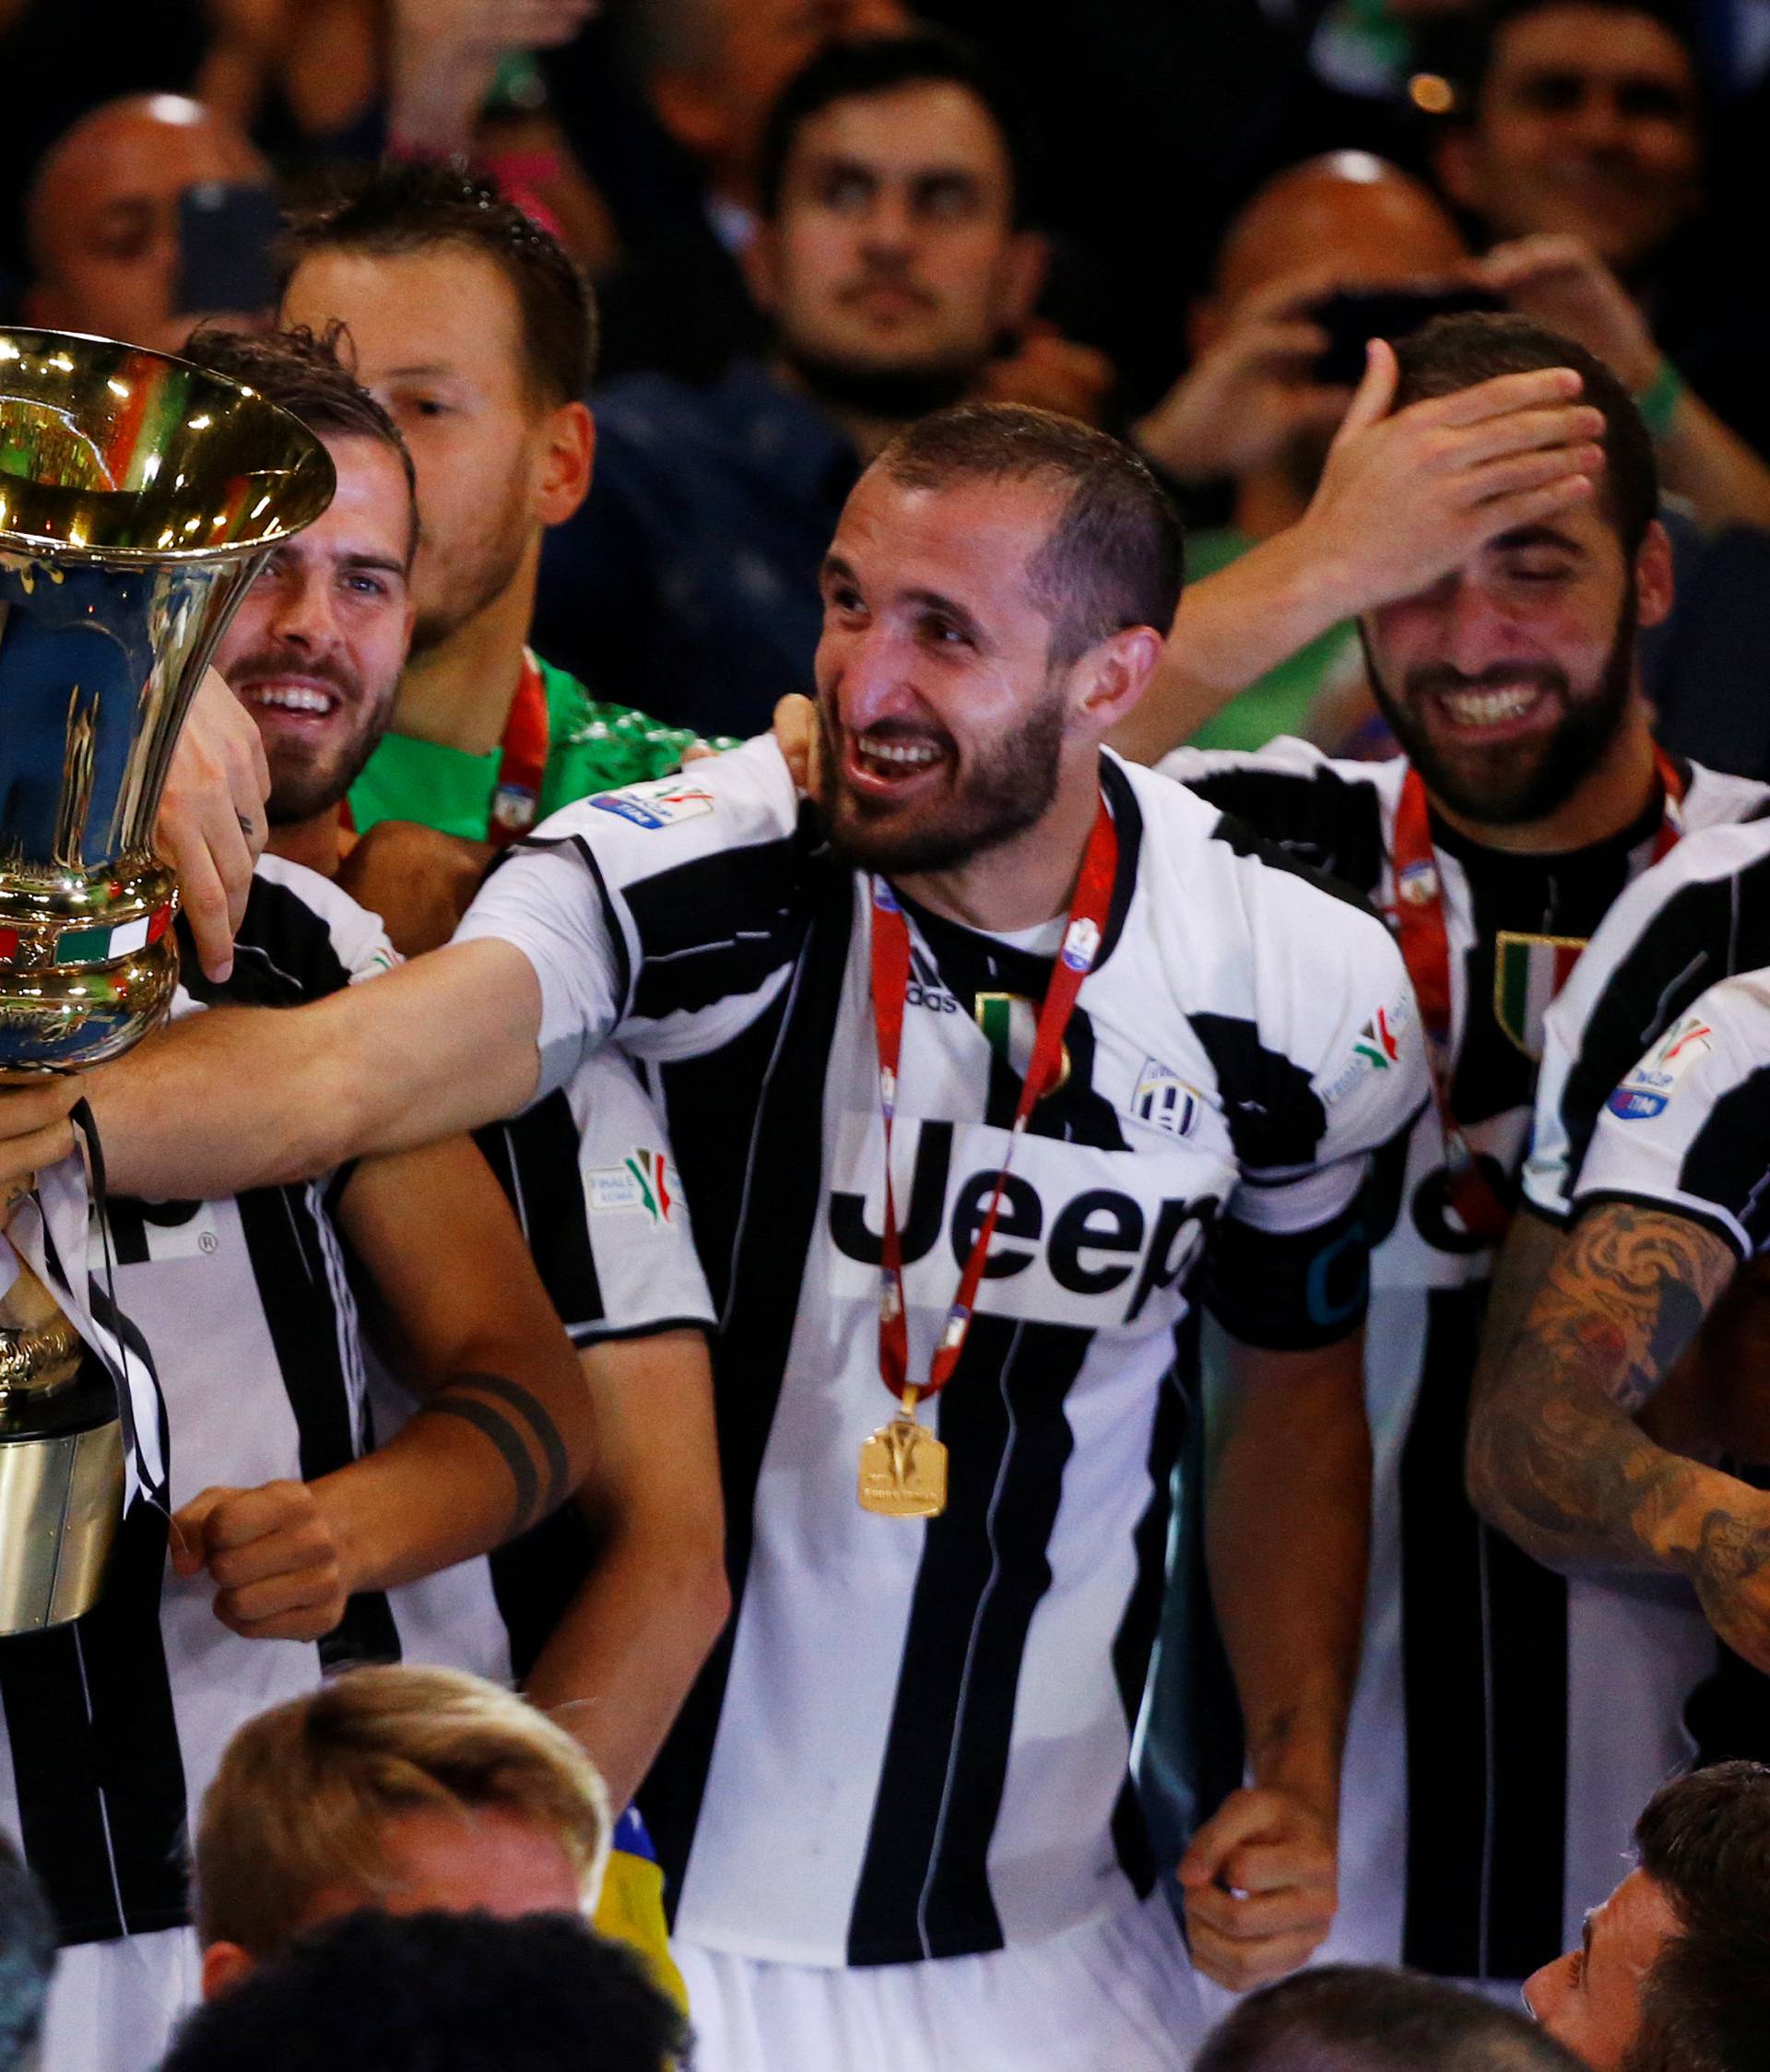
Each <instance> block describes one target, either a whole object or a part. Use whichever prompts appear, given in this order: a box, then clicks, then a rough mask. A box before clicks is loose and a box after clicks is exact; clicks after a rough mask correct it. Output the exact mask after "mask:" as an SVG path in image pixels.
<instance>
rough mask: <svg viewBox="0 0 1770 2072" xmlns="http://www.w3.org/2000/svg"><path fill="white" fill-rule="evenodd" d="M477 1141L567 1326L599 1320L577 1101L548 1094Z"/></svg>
mask: <svg viewBox="0 0 1770 2072" xmlns="http://www.w3.org/2000/svg"><path fill="white" fill-rule="evenodd" d="M474 1142H475V1143H477V1144H478V1146H479V1149H480V1152H481V1154H483V1155H484V1157H485V1160H486V1163H487V1164H488V1165H489V1166H490V1167H491V1170H492V1172H493V1174H494V1176H495V1177H496V1178H497V1181H498V1184H499V1186H500V1187H501V1188H502V1189H503V1190H504V1193H505V1196H506V1197H507V1199H508V1200H509V1202H510V1205H511V1208H512V1210H513V1212H514V1214H515V1216H516V1220H517V1222H518V1223H519V1224H520V1225H522V1232H523V1238H524V1241H525V1243H526V1244H527V1246H528V1249H529V1255H530V1257H531V1258H532V1259H533V1260H534V1261H535V1270H536V1272H537V1273H539V1275H540V1277H541V1285H542V1286H543V1287H544V1288H546V1290H547V1292H548V1296H549V1299H550V1300H551V1302H552V1304H553V1307H554V1308H556V1309H557V1310H558V1311H559V1313H560V1317H561V1318H562V1319H563V1320H564V1322H565V1327H566V1329H567V1330H568V1331H577V1330H579V1329H581V1328H582V1327H583V1326H584V1325H587V1324H597V1323H600V1322H601V1321H602V1320H603V1317H604V1315H605V1314H606V1308H605V1305H604V1302H603V1295H602V1283H601V1281H600V1279H599V1278H598V1276H597V1273H596V1252H595V1250H594V1249H593V1248H592V1246H591V1243H590V1224H589V1214H588V1211H587V1210H586V1209H585V1207H584V1175H583V1172H582V1171H581V1170H580V1167H579V1163H578V1125H577V1119H576V1118H575V1117H574V1116H573V1114H572V1104H571V1102H570V1101H569V1100H568V1099H567V1098H566V1096H565V1095H564V1094H563V1093H556V1094H549V1095H548V1096H547V1098H546V1099H545V1100H542V1101H537V1103H536V1104H535V1106H534V1107H532V1108H528V1109H526V1110H525V1112H524V1113H523V1114H521V1115H519V1116H515V1117H513V1119H511V1120H510V1121H508V1122H497V1123H493V1124H491V1125H490V1127H489V1128H487V1129H484V1130H480V1131H477V1132H476V1133H475V1136H474Z"/></svg>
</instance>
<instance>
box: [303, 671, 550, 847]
mask: <svg viewBox="0 0 1770 2072" xmlns="http://www.w3.org/2000/svg"><path fill="white" fill-rule="evenodd" d="M551 746H552V740H551V728H550V725H549V719H548V714H547V685H546V683H545V682H544V681H542V678H541V665H540V664H539V663H538V662H537V660H536V659H535V657H534V656H533V655H531V654H530V653H529V651H528V649H527V648H524V650H523V673H522V675H521V676H520V677H519V678H518V679H517V682H516V695H515V697H514V698H513V700H512V702H511V707H510V717H509V718H508V719H507V720H506V721H505V722H504V739H503V743H502V747H501V752H500V755H499V759H498V782H497V784H496V785H495V786H494V787H493V789H492V794H491V806H490V811H488V812H487V815H486V839H487V841H489V842H490V844H491V845H492V847H494V848H500V849H501V848H502V847H504V845H505V844H506V843H507V842H513V841H514V840H515V839H516V837H517V836H518V835H525V834H527V832H528V830H529V829H530V828H531V827H533V826H534V824H535V814H536V811H537V808H538V807H539V805H540V802H541V784H542V780H543V778H544V777H545V776H546V774H547V753H548V750H549V748H550V747H551ZM338 821H339V824H340V825H341V826H342V827H344V829H345V830H346V831H347V832H348V833H349V834H352V835H354V834H355V833H356V828H357V823H356V822H355V820H354V819H353V818H352V817H351V813H350V799H349V794H348V793H347V794H346V795H345V797H344V798H343V799H340V800H339V802H338Z"/></svg>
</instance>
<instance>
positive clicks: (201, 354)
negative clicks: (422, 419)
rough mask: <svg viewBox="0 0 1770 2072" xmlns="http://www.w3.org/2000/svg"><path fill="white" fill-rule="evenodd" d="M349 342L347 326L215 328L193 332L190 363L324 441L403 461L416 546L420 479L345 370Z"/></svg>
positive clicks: (386, 420)
mask: <svg viewBox="0 0 1770 2072" xmlns="http://www.w3.org/2000/svg"><path fill="white" fill-rule="evenodd" d="M343 337H344V326H343V325H342V324H336V323H335V324H328V325H327V326H326V327H325V330H324V331H320V332H314V331H311V330H309V329H308V327H307V326H306V325H305V324H295V325H290V326H289V327H288V328H287V329H286V330H282V331H268V332H250V331H235V330H230V329H229V328H227V327H226V326H222V325H212V326H205V327H204V328H203V329H201V330H198V331H193V332H192V334H191V336H190V337H189V339H188V340H187V341H186V343H185V346H184V354H183V357H184V358H185V359H186V360H189V361H192V362H193V363H194V364H195V365H196V366H198V367H202V368H205V369H207V372H208V373H212V374H219V375H221V376H222V377H223V379H224V380H227V381H233V382H238V383H240V384H241V385H242V387H245V388H251V389H255V390H256V391H257V392H258V394H259V395H260V396H262V397H264V398H265V399H266V402H270V403H275V404H277V405H278V406H279V407H280V408H283V409H285V410H287V411H288V412H289V416H290V417H293V418H299V419H300V420H301V422H302V423H303V424H304V425H306V427H307V429H308V430H309V431H310V432H313V433H314V434H315V435H316V436H317V437H319V438H322V439H374V440H377V441H379V443H380V444H382V445H384V446H385V447H386V448H387V450H388V452H389V453H391V454H392V455H394V456H395V458H396V459H397V460H398V462H399V466H400V471H401V473H402V474H404V476H405V478H406V493H407V497H408V498H409V499H410V500H411V505H412V531H413V544H414V545H416V544H417V530H418V475H417V472H416V470H415V469H414V468H413V467H412V456H411V454H410V452H409V451H408V450H407V444H406V441H405V438H404V436H403V434H402V433H401V432H400V429H399V427H398V425H396V424H395V422H394V420H393V419H392V418H390V417H389V416H388V414H387V412H386V411H385V410H384V409H383V408H382V407H381V405H380V404H379V403H377V402H376V401H375V399H374V397H372V396H371V395H370V393H369V391H368V390H367V389H366V388H364V387H363V385H362V384H361V383H360V381H358V379H357V378H356V376H355V375H354V374H353V373H351V372H350V370H349V368H348V367H347V366H346V365H345V363H344V361H343V359H342V358H341V357H340V355H339V351H338V346H339V341H340V340H341V339H342V338H343Z"/></svg>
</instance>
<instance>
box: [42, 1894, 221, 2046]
mask: <svg viewBox="0 0 1770 2072" xmlns="http://www.w3.org/2000/svg"><path fill="white" fill-rule="evenodd" d="M202 1984H203V1953H202V1951H201V1950H200V1949H199V1948H197V1941H196V1935H195V1930H194V1929H190V1928H164V1929H161V1930H160V1931H159V1933H158V1934H156V1935H151V1936H129V1937H127V1938H125V1939H124V1940H123V1941H121V1942H114V1943H75V1944H74V1945H72V1947H71V1948H67V1949H65V1950H63V1951H62V1953H61V1955H60V1957H59V1958H58V1959H57V1960H56V1964H55V1978H54V1982H53V1984H52V1985H51V1986H50V1989H49V2015H48V2019H47V2020H46V2022H45V2024H44V2031H43V2054H42V2072H153V2067H154V2066H157V2065H158V2064H159V2061H160V2059H161V2058H162V2057H164V2056H165V2054H166V2048H167V2045H168V2044H169V2043H170V2042H171V2038H172V2031H173V2030H174V2029H176V2028H177V2026H178V2024H179V2021H180V2020H181V2019H182V2018H183V2016H184V2015H185V2014H187V2013H188V2012H189V2011H190V2009H191V2008H192V2007H195V2005H196V2003H197V2001H198V2000H199V1999H200V1998H201V1996H202Z"/></svg>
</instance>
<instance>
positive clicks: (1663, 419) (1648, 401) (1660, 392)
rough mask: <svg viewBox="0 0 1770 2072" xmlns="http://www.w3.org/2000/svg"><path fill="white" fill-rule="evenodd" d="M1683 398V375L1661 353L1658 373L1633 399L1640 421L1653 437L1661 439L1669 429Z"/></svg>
mask: <svg viewBox="0 0 1770 2072" xmlns="http://www.w3.org/2000/svg"><path fill="white" fill-rule="evenodd" d="M1683 399H1684V377H1683V376H1682V375H1681V373H1679V372H1678V370H1677V368H1676V367H1674V366H1673V365H1672V363H1671V361H1670V360H1668V359H1666V358H1665V357H1664V356H1663V354H1662V355H1661V357H1660V361H1659V367H1658V373H1655V375H1654V377H1653V379H1652V380H1651V381H1650V382H1649V383H1648V384H1647V385H1646V387H1645V388H1644V389H1643V390H1642V391H1641V393H1640V395H1638V396H1637V397H1635V399H1634V407H1635V408H1636V409H1637V410H1639V411H1640V413H1641V421H1642V423H1643V424H1645V425H1646V428H1647V430H1648V431H1649V432H1651V433H1652V434H1653V436H1654V438H1655V439H1663V438H1664V437H1665V435H1666V434H1667V432H1670V430H1671V420H1672V419H1673V418H1675V417H1676V416H1677V414H1678V406H1679V404H1680V403H1681V402H1682V401H1683Z"/></svg>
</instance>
